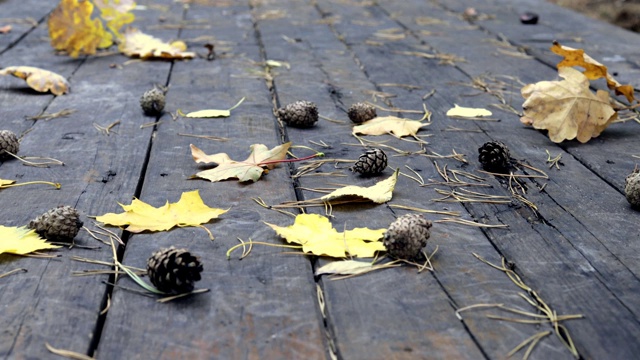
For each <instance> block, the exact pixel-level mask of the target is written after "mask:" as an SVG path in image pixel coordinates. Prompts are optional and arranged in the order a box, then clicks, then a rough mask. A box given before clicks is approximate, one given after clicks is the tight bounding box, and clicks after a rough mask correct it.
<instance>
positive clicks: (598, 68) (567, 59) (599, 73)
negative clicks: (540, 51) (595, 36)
mask: <svg viewBox="0 0 640 360" xmlns="http://www.w3.org/2000/svg"><path fill="white" fill-rule="evenodd" d="M551 51H553V52H554V53H556V54H558V55H560V56H562V57H564V59H562V61H560V62H559V63H558V65H557V67H558V70H560V69H561V68H563V67H571V66H580V67H582V68H584V69H585V70H584V72H583V74H584V75H585V76H586V77H587V78H588V79H589V80H596V79H600V78H605V79H606V80H607V86H608V87H609V89H612V90H615V92H616V95H624V96H625V97H626V98H627V101H629V102H632V101H633V100H635V99H634V96H633V86H631V85H621V84H620V83H619V82H618V81H617V80H616V79H615V78H614V77H613V76H612V75H611V74H609V72H608V70H607V67H606V66H604V65H602V64H601V63H599V62H597V61H596V60H594V59H593V58H592V57H591V56H589V55H587V54H585V53H584V50H582V49H574V48H572V47H568V46H563V45H560V44H559V43H558V42H557V41H554V42H553V46H552V47H551Z"/></svg>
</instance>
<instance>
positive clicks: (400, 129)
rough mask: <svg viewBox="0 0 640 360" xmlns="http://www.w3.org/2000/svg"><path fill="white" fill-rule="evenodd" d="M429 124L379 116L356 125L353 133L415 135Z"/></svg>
mask: <svg viewBox="0 0 640 360" xmlns="http://www.w3.org/2000/svg"><path fill="white" fill-rule="evenodd" d="M427 125H429V123H423V122H421V121H418V120H409V119H402V118H399V117H395V116H379V117H375V118H373V119H371V120H369V121H365V122H363V123H362V124H360V125H358V126H354V127H353V130H352V133H353V135H357V134H363V135H385V134H389V133H391V134H393V135H395V136H398V137H403V136H415V135H416V134H417V133H418V130H420V129H421V128H422V127H424V126H427Z"/></svg>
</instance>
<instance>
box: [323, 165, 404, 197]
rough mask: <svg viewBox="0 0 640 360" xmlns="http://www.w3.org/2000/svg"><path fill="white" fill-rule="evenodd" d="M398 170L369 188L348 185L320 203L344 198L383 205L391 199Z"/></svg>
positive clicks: (330, 194)
mask: <svg viewBox="0 0 640 360" xmlns="http://www.w3.org/2000/svg"><path fill="white" fill-rule="evenodd" d="M399 173H400V170H399V169H396V171H394V172H393V175H391V176H390V177H389V178H387V179H386V180H382V181H380V182H378V183H377V184H375V185H373V186H369V187H362V186H355V185H349V186H345V187H343V188H340V189H338V190H335V191H333V192H331V193H329V194H327V195H325V196H323V197H321V198H320V199H321V200H322V201H326V202H330V201H332V200H336V199H338V198H344V197H360V198H365V199H368V200H371V201H373V202H374V203H376V204H383V203H386V202H387V201H390V200H391V198H392V197H393V189H394V188H395V187H396V182H397V181H398V174H399Z"/></svg>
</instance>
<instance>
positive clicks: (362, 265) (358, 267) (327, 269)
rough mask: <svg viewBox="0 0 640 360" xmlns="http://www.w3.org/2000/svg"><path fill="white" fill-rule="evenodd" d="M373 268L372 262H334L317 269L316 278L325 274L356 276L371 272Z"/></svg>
mask: <svg viewBox="0 0 640 360" xmlns="http://www.w3.org/2000/svg"><path fill="white" fill-rule="evenodd" d="M372 267H373V265H372V264H371V261H357V260H343V261H332V262H330V263H328V264H326V265H324V266H322V267H320V268H318V269H316V276H317V275H323V274H336V275H354V274H359V273H361V272H363V271H366V270H371V268H372Z"/></svg>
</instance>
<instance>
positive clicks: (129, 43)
mask: <svg viewBox="0 0 640 360" xmlns="http://www.w3.org/2000/svg"><path fill="white" fill-rule="evenodd" d="M119 49H120V52H122V53H123V54H125V55H127V56H131V57H139V58H141V59H152V58H155V59H191V58H193V57H195V56H196V54H195V53H194V52H186V51H185V50H186V45H185V44H184V42H182V41H176V42H174V43H170V44H169V43H165V42H163V41H162V40H160V39H158V38H155V37H153V36H151V35H147V34H145V33H143V32H141V31H140V30H138V29H135V28H129V29H127V30H126V31H125V32H124V37H123V42H122V43H121V44H120V46H119Z"/></svg>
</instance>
